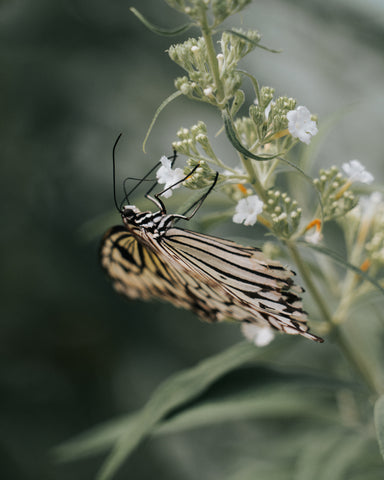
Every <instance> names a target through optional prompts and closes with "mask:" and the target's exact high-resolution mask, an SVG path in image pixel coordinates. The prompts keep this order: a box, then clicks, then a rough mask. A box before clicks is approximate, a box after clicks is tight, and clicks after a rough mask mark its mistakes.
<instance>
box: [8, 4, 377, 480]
mask: <svg viewBox="0 0 384 480" xmlns="http://www.w3.org/2000/svg"><path fill="white" fill-rule="evenodd" d="M130 6H135V7H137V8H138V9H140V11H141V12H142V13H143V14H144V15H146V16H147V17H148V18H149V19H150V20H152V21H153V22H154V23H157V24H158V25H160V26H163V27H174V26H176V25H179V24H181V23H183V22H184V19H183V18H182V17H181V16H179V15H177V14H176V13H174V12H173V11H172V10H170V9H169V7H168V6H167V5H166V4H165V3H163V2H159V1H158V0H144V1H133V0H131V1H127V0H114V1H106V0H104V1H103V0H92V1H91V0H57V1H54V2H52V1H51V0H17V1H16V0H2V1H1V2H0V58H1V73H0V111H1V115H0V117H1V128H0V145H1V157H2V160H1V176H0V181H1V196H2V199H1V207H0V208H1V211H2V214H1V224H2V228H1V255H2V261H1V276H2V277H1V289H0V292H1V302H0V315H1V319H0V322H1V323H0V354H1V364H0V392H1V393H0V405H1V407H0V425H1V426H0V471H1V478H4V479H7V480H8V479H10V480H19V479H20V480H34V479H36V480H37V479H38V480H44V479H58V480H67V479H71V480H77V479H85V478H92V476H93V475H94V473H95V472H96V470H97V468H98V466H99V464H100V458H97V459H90V460H84V461H81V462H76V463H74V464H64V465H56V464H55V463H53V462H52V459H51V457H50V454H49V452H50V449H51V448H52V447H53V446H54V445H57V444H58V443H60V442H62V441H64V440H66V439H68V438H70V437H71V436H73V435H75V434H77V433H79V432H81V431H82V430H84V429H87V428H89V427H91V426H93V425H95V424H97V423H99V422H102V421H104V420H107V419H109V418H112V417H114V416H116V415H119V414H122V413H126V412H128V411H131V410H134V409H136V408H139V407H140V406H142V405H143V403H144V402H145V401H146V399H147V398H148V396H149V395H150V393H151V392H152V391H153V389H154V388H155V387H156V386H157V385H158V384H159V383H160V382H161V381H162V380H164V379H165V378H167V377H168V376H169V375H170V374H171V373H173V372H176V371H178V370H180V369H182V368H187V367H189V366H192V365H194V364H195V363H196V362H197V361H199V360H201V359H203V358H205V357H206V356H208V355H212V354H214V353H217V352H219V351H221V350H222V349H224V348H226V347H227V346H229V345H231V344H233V343H235V342H237V341H239V340H240V338H241V336H240V333H239V331H238V328H237V327H234V326H231V325H222V326H210V325H205V324H203V323H201V322H200V321H198V320H197V319H196V318H195V317H194V316H193V315H192V314H190V313H188V312H184V311H180V310H176V309H174V308H172V307H171V306H168V305H163V304H156V305H155V304H145V303H140V302H131V303H128V302H125V301H124V300H122V299H121V298H120V297H118V296H117V295H116V294H115V293H114V292H113V291H112V289H111V287H110V285H109V284H108V282H107V281H106V279H105V277H104V275H103V273H102V271H101V269H100V267H99V264H98V253H97V249H98V243H99V241H100V238H101V235H102V233H103V230H104V229H106V228H107V227H108V226H111V225H113V224H116V223H118V222H119V221H120V219H119V216H118V214H116V212H115V211H114V208H113V199H112V181H111V150H112V145H113V143H114V141H115V138H116V136H117V134H118V133H120V132H123V139H122V142H121V144H120V148H119V160H118V169H119V172H118V175H119V178H121V179H123V178H124V177H125V176H127V175H133V176H140V175H142V174H143V173H145V172H146V169H147V168H149V167H150V166H151V165H153V163H154V162H155V161H157V160H158V158H159V157H160V156H161V155H163V154H168V153H169V152H170V149H171V147H170V145H171V142H172V141H173V140H175V138H176V137H175V135H176V131H177V129H178V128H179V127H180V126H181V125H183V126H190V125H192V124H193V123H194V122H196V121H197V120H199V119H203V120H204V121H205V122H206V123H207V124H208V127H209V131H210V132H211V133H215V132H216V130H217V129H218V127H219V125H220V119H219V118H218V116H217V114H216V112H215V111H213V110H212V109H210V108H208V107H206V106H204V105H200V104H198V105H193V104H191V103H190V102H187V101H186V100H185V99H178V100H177V101H176V102H174V103H173V104H171V105H170V106H169V107H168V108H167V109H166V110H165V111H164V112H163V113H162V114H161V116H160V117H159V120H158V122H157V124H156V125H155V128H154V131H153V134H152V135H151V137H150V140H149V143H148V146H147V153H146V154H144V153H143V152H142V150H141V143H142V140H143V138H144V135H145V132H146V129H147V127H148V125H149V123H150V121H151V119H152V116H153V114H154V112H155V110H156V108H157V107H158V105H159V104H160V103H161V102H162V101H163V99H164V98H165V97H167V96H168V95H169V94H171V93H172V92H173V91H174V87H173V79H174V78H175V77H176V76H178V75H180V74H182V72H181V71H180V69H179V68H178V67H177V66H176V65H174V64H172V62H171V61H170V60H169V58H168V56H167V54H166V49H167V47H168V46H169V44H170V42H176V41H182V39H183V38H185V37H178V38H176V39H167V38H164V37H157V36H156V35H154V34H153V33H151V32H148V31H147V30H146V29H145V27H144V26H143V25H142V24H140V22H139V21H138V20H137V19H136V18H135V17H134V16H133V15H132V14H131V13H130V11H129V7H130ZM231 24H232V25H234V24H236V25H240V24H242V25H243V27H252V28H257V29H258V30H260V31H261V33H262V34H263V42H262V43H263V44H265V45H267V46H269V47H271V48H275V49H282V50H283V52H282V53H281V54H271V53H268V52H265V51H263V50H256V51H255V52H254V53H252V54H251V55H250V56H249V57H248V58H247V59H246V60H245V62H244V65H243V66H244V68H246V69H248V70H249V71H250V72H252V73H253V74H255V75H256V77H257V78H258V79H259V82H260V84H264V85H271V86H274V87H275V88H276V93H277V94H279V95H281V94H287V95H289V96H292V97H296V98H297V99H298V102H299V104H302V105H306V106H307V107H308V108H309V109H310V110H311V112H314V113H318V115H319V118H320V126H321V127H322V130H321V134H320V135H319V138H318V140H316V141H314V142H313V145H312V147H311V154H312V158H313V159H314V160H315V161H316V162H317V164H318V165H323V166H329V165H332V164H337V165H340V164H341V163H342V162H344V161H348V160H351V159H353V158H358V159H359V160H360V161H361V162H362V163H364V164H365V165H366V166H367V168H368V169H369V170H370V171H371V172H372V173H374V175H375V177H376V180H377V183H380V182H382V180H383V169H382V162H383V131H384V115H383V112H384V88H383V86H384V62H383V47H384V3H383V2H382V0H332V1H330V0H328V1H322V0H258V1H257V2H253V3H252V4H251V5H250V6H249V7H248V8H247V10H246V14H244V15H242V16H241V15H239V16H237V17H236V21H235V19H233V20H232V21H231ZM192 33H193V32H190V34H192ZM219 148H221V149H222V151H223V154H224V155H225V154H226V155H227V156H228V152H231V150H230V147H229V145H228V144H227V143H226V142H225V140H224V141H223V144H222V145H221V146H220V147H219ZM231 154H232V153H231ZM147 206H148V205H147ZM228 223H229V222H228ZM210 231H211V232H213V233H221V234H223V232H224V233H225V234H226V235H230V234H233V236H243V237H244V236H247V235H248V236H249V235H254V231H252V232H250V231H249V230H247V229H246V228H245V227H239V226H236V227H235V226H231V225H223V226H219V227H216V228H215V229H211V230H210ZM254 240H255V239H254ZM256 241H257V242H259V243H260V242H261V241H262V237H261V236H260V237H259V238H257V239H256ZM294 341H296V339H295V340H294ZM298 341H300V342H301V343H300V352H304V353H301V355H306V358H307V359H308V358H311V359H312V361H316V358H317V357H316V355H317V353H316V352H317V351H318V350H316V351H315V350H313V346H312V345H311V344H309V342H308V344H306V343H305V341H304V343H303V341H302V340H300V339H298ZM324 348H327V349H329V351H330V355H332V346H326V347H324ZM263 428H264V429H265V431H267V424H265V425H264V426H263V424H262V423H261V424H259V425H258V429H257V431H255V429H254V428H253V426H252V425H249V424H248V422H237V423H236V424H231V425H225V426H220V427H216V428H207V429H204V431H202V430H200V431H196V432H189V433H188V434H185V435H177V436H174V437H172V436H170V437H167V438H162V439H161V440H160V439H158V440H151V441H148V442H146V443H145V444H144V445H143V446H141V447H140V448H139V449H138V450H137V451H136V452H135V453H134V455H133V456H132V458H131V459H130V460H129V468H128V467H127V466H126V467H124V469H123V470H122V471H121V472H120V473H119V475H118V476H117V478H118V479H120V478H121V479H122V478H127V475H128V472H131V474H132V472H134V473H133V474H132V476H130V477H129V478H134V479H152V478H154V477H155V476H156V478H158V479H167V480H168V479H169V480H172V479H181V478H182V479H191V480H194V479H200V478H204V479H213V480H215V479H222V478H227V477H226V475H227V474H229V473H230V472H231V468H233V465H235V464H238V463H239V462H240V463H241V459H242V455H244V450H243V447H244V442H246V451H247V453H248V454H251V453H252V449H251V445H252V444H253V442H257V441H258V439H259V438H262V435H263ZM268 428H269V427H268Z"/></svg>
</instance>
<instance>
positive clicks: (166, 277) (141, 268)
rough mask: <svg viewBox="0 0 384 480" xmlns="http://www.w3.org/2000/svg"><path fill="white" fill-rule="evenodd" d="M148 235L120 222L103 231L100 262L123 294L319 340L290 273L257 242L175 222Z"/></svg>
mask: <svg viewBox="0 0 384 480" xmlns="http://www.w3.org/2000/svg"><path fill="white" fill-rule="evenodd" d="M145 240H146V241H145V242H144V241H138V240H137V239H136V237H135V236H133V235H132V234H131V233H130V232H129V231H128V230H127V229H126V228H125V227H124V226H116V227H113V228H112V229H110V230H109V231H108V232H107V233H106V234H105V236H104V238H103V242H102V245H101V249H100V256H101V264H102V266H103V268H104V269H105V270H106V272H107V274H108V275H109V276H110V278H111V279H112V282H113V285H114V288H115V289H116V290H117V291H118V292H119V293H121V294H123V295H124V296H126V297H128V298H140V299H142V300H150V299H158V300H166V301H169V302H171V303H172V304H173V305H175V306H177V307H182V308H185V309H189V310H192V311H193V312H195V313H196V314H197V315H198V316H199V317H200V318H201V319H203V320H205V321H209V322H215V321H222V320H226V319H232V320H235V321H245V322H250V323H254V324H258V325H261V326H265V325H270V326H271V327H273V328H275V329H278V330H281V331H283V332H285V333H289V334H295V335H297V334H300V335H303V336H305V337H307V338H310V339H312V340H316V341H322V339H320V338H319V337H317V336H315V335H312V334H311V333H309V332H308V326H307V324H306V322H307V316H306V314H305V312H304V311H303V308H302V303H301V299H300V293H301V292H302V289H301V288H300V287H299V286H297V285H295V284H294V283H293V280H292V277H293V275H294V273H293V272H292V271H290V270H287V269H286V268H284V267H283V266H282V265H281V264H280V263H279V262H275V261H272V260H268V259H266V257H265V256H264V255H263V254H262V252H261V251H260V250H259V249H256V248H252V247H244V246H242V245H238V244H237V243H235V242H231V241H228V240H223V239H220V238H217V237H213V236H209V235H202V234H199V233H196V232H192V231H188V230H183V229H179V228H170V229H169V230H168V231H167V232H166V234H165V235H163V236H162V237H160V239H156V240H154V239H153V238H152V237H151V235H150V234H149V233H148V234H146V238H145Z"/></svg>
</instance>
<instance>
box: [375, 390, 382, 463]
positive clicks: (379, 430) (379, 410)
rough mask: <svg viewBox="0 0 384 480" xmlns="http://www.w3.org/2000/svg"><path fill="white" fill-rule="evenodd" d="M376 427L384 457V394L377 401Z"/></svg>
mask: <svg viewBox="0 0 384 480" xmlns="http://www.w3.org/2000/svg"><path fill="white" fill-rule="evenodd" d="M375 428H376V435H377V441H378V443H379V448H380V453H381V455H382V457H383V459H384V395H381V397H379V398H378V400H377V401H376V403H375Z"/></svg>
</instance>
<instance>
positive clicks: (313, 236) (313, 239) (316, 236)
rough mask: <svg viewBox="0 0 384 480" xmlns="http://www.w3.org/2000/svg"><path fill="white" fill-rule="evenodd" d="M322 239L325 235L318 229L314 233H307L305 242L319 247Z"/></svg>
mask: <svg viewBox="0 0 384 480" xmlns="http://www.w3.org/2000/svg"><path fill="white" fill-rule="evenodd" d="M322 239H323V234H322V233H321V231H320V230H317V229H316V230H315V231H314V232H312V233H307V234H306V235H305V240H306V241H307V242H309V243H313V244H315V245H317V244H318V243H319V242H320V241H321V240H322Z"/></svg>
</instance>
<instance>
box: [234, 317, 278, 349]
mask: <svg viewBox="0 0 384 480" xmlns="http://www.w3.org/2000/svg"><path fill="white" fill-rule="evenodd" d="M241 333H242V334H243V335H244V337H245V338H246V339H247V340H249V341H250V342H252V343H254V344H255V345H256V346H257V347H264V346H265V345H268V344H269V343H271V342H272V340H273V339H274V338H275V334H274V333H273V330H272V328H270V327H267V326H266V327H259V326H258V325H253V324H252V323H248V322H244V323H242V324H241Z"/></svg>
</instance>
